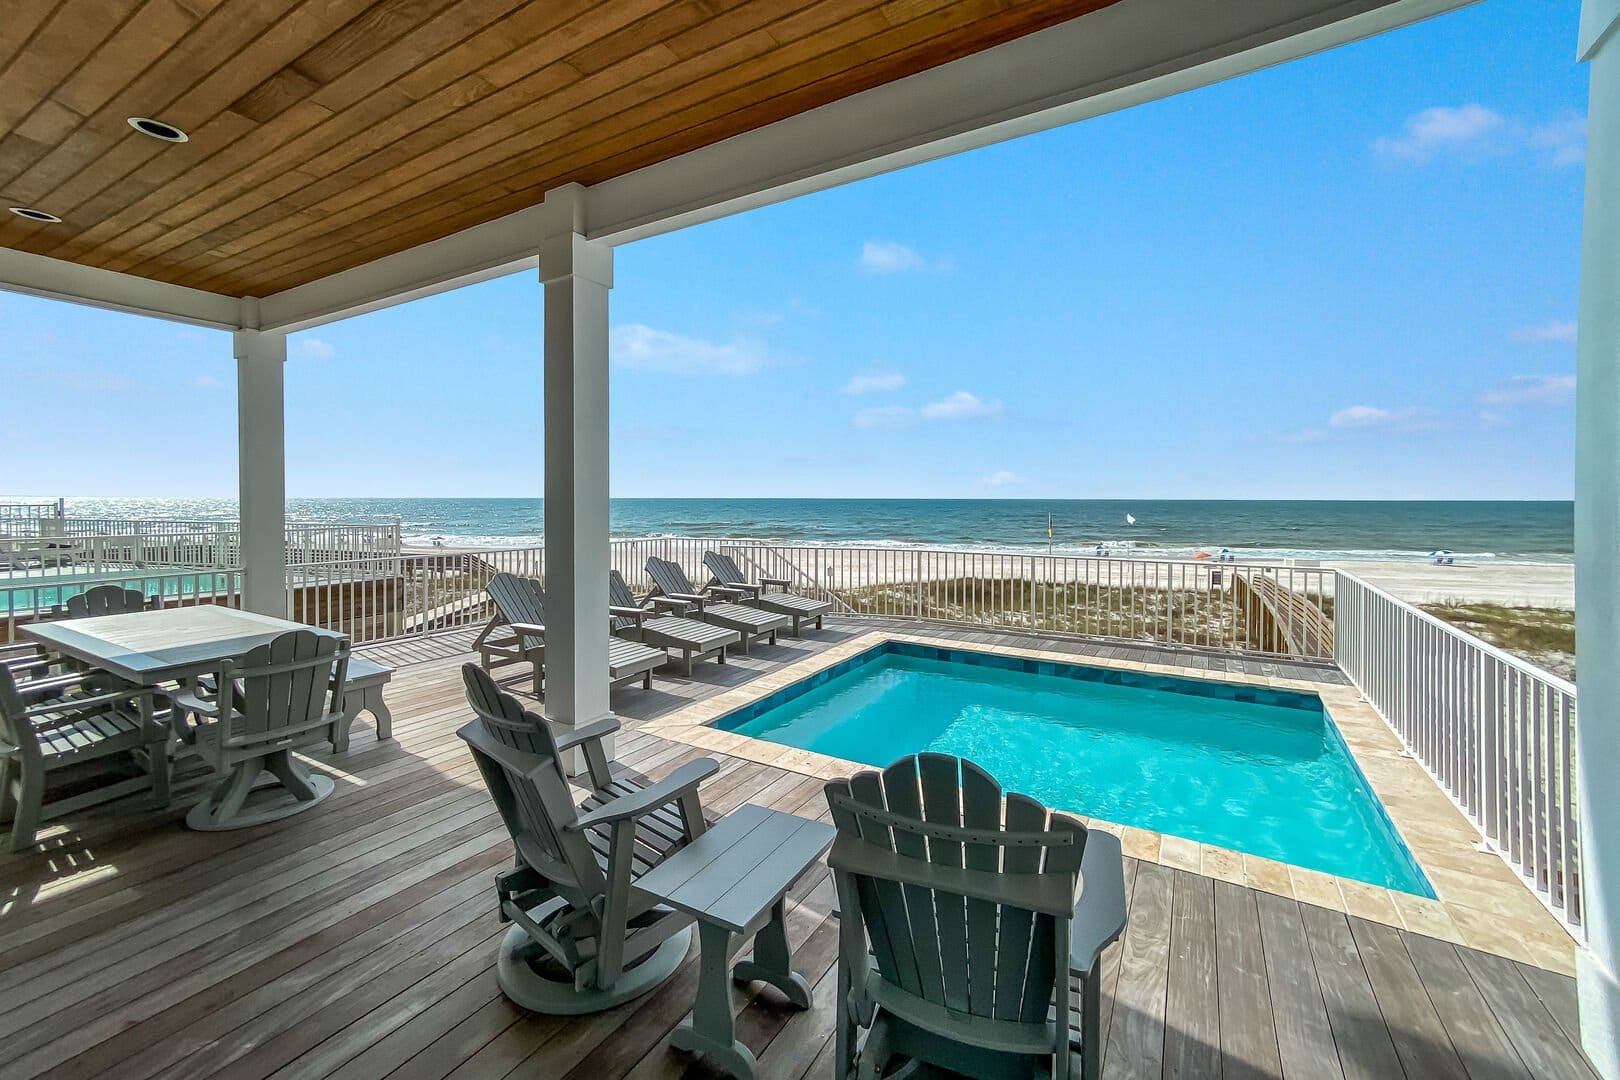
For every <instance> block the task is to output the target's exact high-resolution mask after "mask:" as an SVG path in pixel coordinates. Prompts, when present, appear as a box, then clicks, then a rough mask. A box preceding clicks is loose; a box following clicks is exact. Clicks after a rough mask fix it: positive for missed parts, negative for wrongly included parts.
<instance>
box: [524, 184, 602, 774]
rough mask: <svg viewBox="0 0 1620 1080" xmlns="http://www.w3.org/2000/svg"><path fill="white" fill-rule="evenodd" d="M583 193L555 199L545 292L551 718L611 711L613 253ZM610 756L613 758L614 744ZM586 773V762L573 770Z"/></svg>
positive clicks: (544, 241)
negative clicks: (600, 239) (589, 217)
mask: <svg viewBox="0 0 1620 1080" xmlns="http://www.w3.org/2000/svg"><path fill="white" fill-rule="evenodd" d="M583 190H584V189H582V188H580V187H579V186H578V185H569V186H568V187H565V188H561V189H558V190H556V191H552V192H548V193H547V195H546V207H547V210H548V215H547V218H548V222H549V225H548V233H547V235H545V236H544V237H542V238H541V243H540V280H541V282H542V283H543V285H544V288H545V320H546V322H545V455H546V461H545V471H546V485H545V498H546V501H545V515H546V522H545V540H546V702H545V711H546V717H547V718H548V719H549V720H550V721H551V722H552V723H554V724H557V725H559V726H560V727H562V728H565V729H566V728H573V727H578V726H580V725H582V724H589V723H591V722H593V721H596V720H601V719H604V718H606V717H609V716H611V715H612V713H611V711H610V709H609V707H608V597H607V585H608V290H610V289H611V288H612V287H613V249H612V248H610V247H608V246H607V245H605V244H602V243H597V242H593V241H590V240H587V239H586V238H585V236H584V220H583V215H584V210H583V208H584V200H583V199H582V198H581V196H582V195H583ZM604 749H605V750H606V751H607V753H608V756H609V757H610V758H611V757H612V754H613V746H612V741H611V740H609V741H608V743H607V744H606V746H605V747H604ZM572 764H573V765H574V766H576V767H575V768H570V770H569V771H570V772H576V771H579V767H581V766H580V762H579V761H575V762H573V763H572Z"/></svg>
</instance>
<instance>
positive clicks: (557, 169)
mask: <svg viewBox="0 0 1620 1080" xmlns="http://www.w3.org/2000/svg"><path fill="white" fill-rule="evenodd" d="M1112 2H1115V0H614V2H611V3H603V2H600V0H597V2H591V0H460V2H454V0H54V2H53V0H7V5H6V6H7V10H6V18H5V19H4V20H0V199H4V200H5V205H26V206H35V207H38V208H39V209H42V210H46V211H48V212H51V213H56V214H58V215H60V216H62V217H63V218H64V219H65V220H64V222H63V223H62V224H60V225H46V224H41V223H36V222H30V221H27V220H24V219H21V218H16V217H15V216H13V215H5V217H7V218H9V220H3V221H0V245H3V246H8V247H14V248H18V249H21V250H25V251H33V252H38V253H40V254H46V255H51V256H53V257H56V258H61V259H68V260H72V261H77V262H82V263H85V264H87V265H91V266H98V267H104V268H107V269H113V270H121V271H126V272H129V273H134V274H137V275H140V276H145V277H150V278H153V279H156V280H161V281H169V282H173V283H175V284H181V285H188V286H192V287H196V288H203V289H210V290H215V291H220V292H225V293H228V294H233V295H238V294H240V295H261V296H262V295H268V294H270V293H273V292H276V291H280V290H282V289H285V288H288V287H291V286H293V285H298V284H303V283H306V282H308V281H311V280H314V279H316V278H319V277H323V276H325V275H327V274H330V273H333V272H336V271H339V270H343V269H347V268H349V267H353V266H356V265H359V264H361V263H364V262H367V261H369V260H371V259H374V258H378V257H380V256H383V255H387V254H391V253H393V252H396V251H401V250H405V249H407V248H410V247H413V246H415V245H417V244H420V243H423V242H426V241H428V240H433V239H436V238H438V237H442V236H446V235H449V234H450V233H453V232H456V231H459V230H461V229H464V228H467V227H469V226H472V225H476V224H479V223H482V222H485V221H490V220H493V219H495V218H497V217H500V216H502V215H504V214H507V213H510V212H512V211H514V210H518V209H522V208H523V207H525V206H529V205H532V204H534V203H535V202H537V201H539V199H540V197H541V196H542V195H543V194H544V192H545V191H546V190H549V189H550V188H553V187H556V186H558V185H559V184H562V183H567V182H570V181H577V182H580V183H585V184H591V183H599V182H601V181H603V180H606V179H610V178H612V177H614V176H617V175H622V174H623V173H625V172H629V171H632V170H634V169H636V168H640V167H642V166H645V165H650V164H654V163H657V162H659V161H664V160H667V159H669V158H671V157H674V156H677V155H679V154H682V153H685V152H687V151H690V150H694V149H698V148H700V147H703V146H707V145H710V144H712V143H714V142H717V141H720V140H723V139H726V138H729V137H730V136H732V135H736V134H740V133H742V132H744V131H749V130H753V129H754V128H757V127H760V126H763V125H766V124H769V123H772V122H774V121H776V120H780V119H783V118H785V117H788V116H792V115H795V114H797V113H799V112H803V111H806V110H809V109H813V108H815V107H817V106H819V105H822V104H826V103H828V102H831V101H836V100H838V99H840V98H843V97H847V96H848V95H850V94H853V93H857V92H859V91H861V90H865V89H869V88H871V87H875V86H879V85H882V84H884V83H886V82H890V81H893V80H895V79H899V78H903V77H905V76H907V75H910V74H914V73H916V72H919V71H924V70H927V69H929V68H932V67H935V66H938V65H939V64H943V63H946V62H949V61H950V60H954V59H957V58H960V57H962V56H967V55H970V54H972V53H974V52H978V51H980V50H983V49H985V48H989V47H992V46H994V45H997V44H1001V43H1003V42H1005V41H1010V40H1012V39H1014V38H1016V37H1020V36H1022V35H1024V34H1027V33H1031V32H1034V31H1036V30H1040V29H1043V28H1045V27H1048V26H1051V25H1054V24H1056V23H1059V22H1063V21H1066V20H1068V19H1072V18H1075V17H1077V16H1079V15H1082V14H1085V13H1087V12H1089V11H1092V10H1095V9H1097V8H1100V7H1104V6H1107V5H1108V4H1109V3H1112ZM129 116H152V117H155V118H158V119H161V120H163V121H164V122H166V123H171V124H174V125H176V126H178V127H180V128H182V129H183V130H185V131H187V132H188V133H189V134H190V136H191V141H190V142H187V143H185V144H181V145H178V146H169V145H166V144H164V143H161V142H159V141H157V140H154V139H150V138H148V137H145V136H142V135H140V134H138V133H136V132H134V131H132V130H131V129H130V128H129V127H128V125H127V123H126V118H127V117H129Z"/></svg>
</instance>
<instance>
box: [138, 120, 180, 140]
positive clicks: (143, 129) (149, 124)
mask: <svg viewBox="0 0 1620 1080" xmlns="http://www.w3.org/2000/svg"><path fill="white" fill-rule="evenodd" d="M129 126H130V127H132V128H134V129H135V130H136V131H138V132H140V133H141V134H142V135H150V136H152V138H154V139H162V140H163V141H164V142H174V143H180V142H185V141H186V140H187V139H189V138H191V136H189V135H187V134H186V133H185V132H183V131H181V130H180V129H179V128H177V127H175V126H174V125H173V124H165V123H164V122H163V121H161V120H148V119H147V118H146V117H144V116H132V117H130V118H129Z"/></svg>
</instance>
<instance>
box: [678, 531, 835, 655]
mask: <svg viewBox="0 0 1620 1080" xmlns="http://www.w3.org/2000/svg"><path fill="white" fill-rule="evenodd" d="M703 565H704V566H706V567H708V570H709V573H710V574H713V575H714V581H713V583H712V584H711V585H710V588H713V587H714V586H715V585H721V586H724V587H725V588H728V589H745V590H748V592H749V593H751V594H752V602H753V603H754V604H755V605H756V606H757V607H760V608H762V609H764V610H765V611H774V612H776V613H777V614H779V615H786V616H787V617H788V618H790V619H792V620H793V630H792V631H791V633H792V634H793V636H794V637H798V636H799V625H800V624H801V623H804V622H806V621H808V620H810V619H814V620H815V621H816V629H817V630H820V629H821V621H822V618H823V616H825V615H826V614H827V613H828V612H829V611H831V610H832V609H833V605H832V601H831V600H817V599H815V598H814V597H810V596H800V595H799V594H798V593H794V592H788V591H787V590H788V587H789V586H790V585H792V584H793V583H792V582H791V581H789V580H788V579H787V578H776V577H762V578H760V579H759V581H757V582H753V581H749V580H748V578H747V577H746V576H745V575H744V574H743V572H742V570H741V569H739V568H738V566H737V560H735V559H733V558H732V557H731V556H730V555H726V554H724V553H722V552H719V551H705V552H704V553H703ZM773 585H774V586H776V588H777V589H779V590H780V591H779V592H771V591H770V587H771V586H773Z"/></svg>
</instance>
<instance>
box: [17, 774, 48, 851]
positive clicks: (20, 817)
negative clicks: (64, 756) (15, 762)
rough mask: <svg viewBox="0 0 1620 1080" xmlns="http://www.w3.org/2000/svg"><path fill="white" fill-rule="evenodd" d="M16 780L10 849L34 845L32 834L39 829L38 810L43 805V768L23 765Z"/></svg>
mask: <svg viewBox="0 0 1620 1080" xmlns="http://www.w3.org/2000/svg"><path fill="white" fill-rule="evenodd" d="M20 765H21V763H20V762H19V766H20ZM18 780H19V781H20V783H19V784H18V791H17V810H16V816H15V817H14V818H13V819H12V822H11V850H12V851H22V850H24V849H26V848H31V847H33V846H34V834H35V833H36V832H38V831H39V815H40V811H41V809H42V808H43V807H44V805H45V770H44V769H29V768H26V767H24V768H22V769H21V775H20V776H19V777H18Z"/></svg>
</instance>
